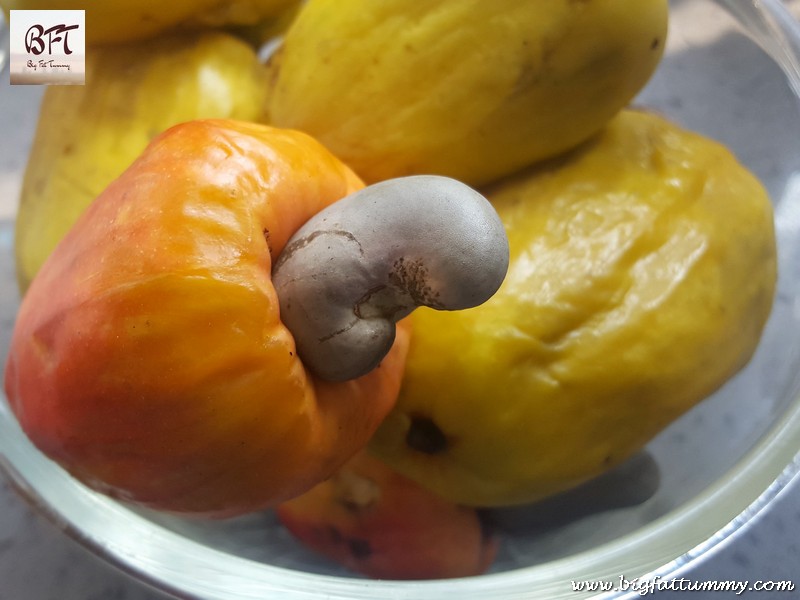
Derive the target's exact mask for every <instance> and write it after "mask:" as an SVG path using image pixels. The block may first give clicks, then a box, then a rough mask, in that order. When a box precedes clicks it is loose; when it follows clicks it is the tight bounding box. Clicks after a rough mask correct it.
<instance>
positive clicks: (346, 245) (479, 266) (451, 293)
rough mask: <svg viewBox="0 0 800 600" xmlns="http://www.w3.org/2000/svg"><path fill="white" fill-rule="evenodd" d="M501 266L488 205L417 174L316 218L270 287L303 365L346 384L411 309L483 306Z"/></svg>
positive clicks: (499, 231) (497, 227)
mask: <svg viewBox="0 0 800 600" xmlns="http://www.w3.org/2000/svg"><path fill="white" fill-rule="evenodd" d="M508 261H509V250H508V238H507V237H506V232H505V228H504V227H503V224H502V222H501V221H500V218H499V216H498V215H497V213H496V212H495V210H494V208H493V207H492V205H491V204H490V203H489V201H488V200H486V199H485V198H484V197H483V196H481V195H480V194H479V193H478V192H476V191H475V190H473V189H472V188H470V187H468V186H466V185H464V184H463V183H460V182H458V181H456V180H454V179H449V178H446V177H438V176H427V175H422V176H414V177H403V178H398V179H391V180H388V181H383V182H381V183H376V184H374V185H371V186H369V187H366V188H364V189H363V190H361V191H359V192H356V193H354V194H351V195H350V196H347V197H346V198H343V199H342V200H340V201H338V202H336V203H334V204H332V205H331V206H329V207H327V208H326V209H325V210H323V211H321V212H319V213H318V214H316V215H315V216H314V217H312V218H311V219H310V220H309V221H308V222H307V223H306V224H305V225H303V227H301V228H300V229H299V230H298V231H297V232H296V233H295V235H294V236H293V237H292V238H291V239H290V240H289V241H288V243H287V244H286V247H285V248H284V250H283V252H282V253H281V254H280V256H279V257H278V259H277V260H276V262H275V266H274V268H273V273H272V281H273V284H274V286H275V289H276V291H277V293H278V298H279V301H280V310H281V320H282V321H283V323H284V324H285V325H286V327H288V329H289V331H291V332H292V335H293V336H294V338H295V342H296V344H297V353H298V355H299V356H300V358H301V359H302V360H303V362H304V364H305V365H306V367H307V368H308V369H309V370H310V371H311V372H312V373H314V374H315V375H317V376H319V377H321V378H323V379H327V380H330V381H344V380H347V379H353V378H355V377H359V376H361V375H363V374H365V373H368V372H369V371H371V370H372V369H374V368H375V367H376V366H377V365H378V363H380V361H381V359H383V357H384V356H385V355H386V353H387V352H388V351H389V349H390V348H391V346H392V343H393V342H394V338H395V323H396V322H397V321H399V320H400V319H402V318H403V317H405V316H407V315H408V314H409V313H410V312H411V311H413V310H414V309H415V308H416V307H418V306H430V307H432V308H435V309H439V310H458V309H463V308H469V307H472V306H477V305H478V304H481V303H483V302H485V301H486V300H488V299H489V298H490V297H491V296H492V295H493V294H494V293H495V292H496V291H497V289H498V288H499V287H500V284H501V283H502V281H503V279H504V278H505V275H506V271H507V270H508Z"/></svg>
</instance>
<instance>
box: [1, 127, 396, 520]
mask: <svg viewBox="0 0 800 600" xmlns="http://www.w3.org/2000/svg"><path fill="white" fill-rule="evenodd" d="M362 186H363V184H362V182H361V181H360V180H359V179H358V178H357V177H356V176H355V175H354V174H353V173H352V171H350V170H349V169H348V168H347V167H346V166H345V165H343V164H342V163H341V162H340V161H338V160H337V159H336V158H335V157H334V156H333V155H331V154H330V153H329V152H328V151H327V150H326V149H324V148H323V147H322V146H321V145H320V144H319V143H318V142H316V141H315V140H313V139H312V138H310V137H308V136H307V135H305V134H302V133H299V132H293V131H283V130H279V129H275V128H271V127H267V126H263V125H257V124H251V123H244V122H240V121H231V120H200V121H190V122H188V123H184V124H181V125H177V126H175V127H173V128H170V129H168V130H167V131H166V132H164V133H163V134H161V135H159V136H158V137H157V138H156V139H155V140H154V141H153V142H152V143H151V144H150V145H149V146H148V147H147V149H146V150H145V151H144V153H143V154H142V155H141V156H140V157H139V158H138V159H137V160H136V161H134V163H133V164H132V165H131V166H130V167H129V168H128V169H127V170H125V171H124V172H123V173H122V175H120V177H119V178H117V179H116V180H114V181H113V182H112V183H111V184H110V185H109V186H108V187H107V188H106V189H105V190H104V191H103V192H102V193H101V195H100V196H99V197H98V198H97V199H96V200H95V201H93V202H92V203H91V205H90V206H89V208H88V209H87V210H86V211H84V213H83V214H82V215H81V216H80V217H79V219H78V221H77V222H76V224H75V225H74V226H73V228H72V229H70V231H69V232H68V233H67V235H66V236H65V237H64V238H63V240H62V241H61V242H60V243H59V244H58V246H57V247H56V249H55V250H54V252H53V253H52V254H51V255H50V257H49V258H48V259H47V260H46V261H45V263H44V265H43V266H42V269H41V270H40V271H39V273H38V274H37V276H36V277H35V278H34V280H33V282H32V284H31V286H30V288H29V289H28V293H27V294H26V295H25V296H24V298H23V301H22V304H21V307H20V310H19V313H18V316H17V321H16V324H15V328H14V332H13V335H12V340H11V345H10V350H9V358H8V362H7V364H6V371H5V391H6V396H7V397H8V400H9V405H10V406H11V408H12V410H13V411H14V413H15V414H16V416H17V418H18V420H19V422H20V424H21V426H22V429H23V430H24V431H25V433H26V434H27V435H28V437H29V438H30V439H31V440H32V441H33V443H34V444H35V445H36V446H37V447H38V448H39V449H40V450H41V451H42V452H44V453H45V454H46V455H48V456H49V457H50V458H52V459H53V460H55V461H56V462H58V463H59V464H61V465H62V466H63V467H64V468H65V469H66V470H67V471H69V472H70V473H71V474H72V475H74V476H75V477H76V478H77V479H78V480H80V481H81V482H83V483H84V484H86V485H88V486H90V487H92V488H94V489H96V490H98V491H101V492H103V493H106V494H108V495H110V496H112V497H115V498H119V499H121V500H125V501H130V502H135V503H138V504H141V505H144V506H147V507H151V508H154V509H160V510H163V511H168V512H174V513H180V514H187V515H197V516H205V517H228V516H233V515H237V514H242V513H245V512H250V511H254V510H259V509H262V508H265V507H268V506H273V505H275V504H277V503H278V502H280V501H282V500H286V499H288V498H290V497H293V496H296V495H297V494H299V493H302V492H304V491H306V490H307V489H309V488H310V487H312V486H313V485H315V484H316V483H318V482H319V481H321V480H323V479H324V478H326V477H328V476H329V475H331V474H332V473H333V472H335V471H336V469H337V468H338V467H340V466H341V465H342V464H343V463H344V462H345V461H346V460H347V459H349V458H350V457H351V456H352V455H353V454H355V453H356V452H357V451H358V450H360V449H361V448H362V447H363V446H364V445H365V444H366V442H367V440H368V439H369V437H370V436H371V434H372V432H373V431H374V429H375V428H376V427H377V425H378V423H379V422H380V421H381V420H382V419H383V417H384V416H385V414H386V413H387V412H388V410H389V409H390V408H391V406H392V404H393V402H394V400H395V398H396V396H397V390H398V387H399V382H400V377H401V373H402V369H403V362H404V356H405V351H406V348H407V344H408V335H407V331H406V330H405V329H404V328H403V327H399V328H398V331H397V336H396V338H395V341H394V344H393V346H392V348H391V349H390V351H389V353H388V355H387V356H386V357H385V358H384V359H383V361H381V363H380V365H379V366H378V367H377V368H375V369H374V370H372V371H371V372H370V373H368V374H367V375H365V376H363V377H360V378H358V379H353V380H348V381H345V382H340V383H333V382H328V381H324V380H320V379H318V378H316V377H315V376H313V375H311V374H309V373H308V372H307V370H306V369H305V367H304V365H303V363H302V361H301V360H300V359H299V358H298V356H297V353H296V348H295V343H294V339H293V337H292V335H291V333H290V332H289V330H287V328H286V327H285V326H284V324H283V323H282V321H281V319H280V314H279V308H278V298H277V296H276V293H275V289H274V287H273V285H272V282H271V266H272V264H273V262H274V261H275V260H276V257H277V256H278V255H279V254H280V253H281V250H282V249H283V247H284V246H285V245H286V242H287V240H288V239H289V238H290V237H291V235H292V234H293V233H294V232H295V231H296V230H297V229H298V228H299V227H300V226H301V225H302V224H303V223H304V222H305V221H307V220H308V219H309V217H311V216H312V215H314V214H316V213H317V212H319V211H320V210H322V209H323V208H325V207H326V206H329V205H331V204H332V203H334V202H336V201H337V200H339V199H341V198H343V197H345V196H347V195H348V194H350V193H351V192H354V191H356V190H358V189H360V188H361V187H362Z"/></svg>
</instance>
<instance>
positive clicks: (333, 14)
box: [269, 0, 668, 185]
mask: <svg viewBox="0 0 800 600" xmlns="http://www.w3.org/2000/svg"><path fill="white" fill-rule="evenodd" d="M667 20H668V8H667V1H666V0H604V1H603V2H585V1H583V2H577V1H575V0H540V1H538V2H530V1H528V0H497V1H496V2H484V1H482V0H464V1H460V2H446V1H444V0H433V1H429V2H419V1H418V0H382V1H381V2H375V1H374V0H310V1H309V2H307V3H306V4H305V6H304V7H303V8H302V9H301V10H300V12H299V14H298V16H297V18H296V20H295V21H294V23H293V25H292V27H291V28H290V29H289V31H288V32H287V35H286V38H285V41H284V42H285V43H284V46H283V48H282V50H281V51H280V52H279V53H278V54H277V55H275V56H274V57H273V59H272V60H271V61H270V65H269V66H270V69H271V70H272V78H273V90H272V92H271V94H270V104H269V107H270V111H269V112H270V119H271V121H272V122H273V123H275V124H277V125H280V126H283V127H291V128H296V129H301V130H304V131H306V132H308V133H311V134H312V135H314V136H315V137H316V138H318V139H319V140H320V141H322V142H323V143H324V144H325V145H327V146H328V148H330V149H331V150H332V151H333V152H334V153H335V154H337V155H338V156H339V157H340V158H342V159H343V160H344V161H345V162H346V163H347V164H349V165H350V166H351V167H352V168H354V169H355V170H356V172H358V173H359V174H360V175H361V176H362V178H364V179H365V180H367V181H368V182H374V181H377V180H382V179H387V178H389V177H396V176H401V175H409V174H415V173H438V174H442V175H449V176H452V177H455V178H457V179H460V180H462V181H464V182H466V183H469V184H472V185H480V184H484V183H486V182H488V181H491V180H494V179H496V178H498V177H500V176H503V175H506V174H509V173H511V172H513V171H515V170H517V169H519V168H522V167H525V166H527V165H529V164H530V163H531V162H533V161H536V160H539V159H543V158H546V157H550V156H553V155H555V154H557V153H560V152H563V151H565V150H567V149H569V148H572V147H574V146H575V145H577V144H578V143H579V142H581V141H583V140H585V139H587V138H588V137H589V136H590V135H591V134H593V133H596V132H597V131H598V130H599V129H600V128H601V127H602V126H603V125H604V124H605V123H606V122H607V121H608V119H610V118H611V117H612V116H613V115H614V114H616V113H617V112H618V111H619V110H620V109H621V108H622V107H623V106H624V105H626V104H627V103H628V101H629V100H630V99H631V98H632V97H633V96H634V95H635V94H636V93H637V92H638V91H639V89H640V88H641V87H642V86H643V85H644V84H645V82H646V81H647V80H648V79H649V77H650V75H651V74H652V72H653V71H654V69H655V67H656V66H657V64H658V62H659V59H660V58H661V55H662V50H663V47H664V42H665V36H666V32H667Z"/></svg>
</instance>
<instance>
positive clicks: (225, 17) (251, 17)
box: [2, 0, 297, 58]
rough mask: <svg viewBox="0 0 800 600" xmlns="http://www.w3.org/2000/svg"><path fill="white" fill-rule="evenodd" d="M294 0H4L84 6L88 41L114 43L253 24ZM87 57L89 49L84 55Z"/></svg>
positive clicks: (7, 3) (9, 6) (17, 6)
mask: <svg viewBox="0 0 800 600" xmlns="http://www.w3.org/2000/svg"><path fill="white" fill-rule="evenodd" d="M296 1H297V0H231V1H228V2H220V0H171V1H170V2H163V1H162V0H103V1H102V2H91V3H89V4H87V3H85V2H78V1H76V0H2V8H3V10H4V11H5V13H6V16H8V11H9V10H63V9H69V10H85V11H86V44H87V46H97V45H114V44H120V43H124V42H130V41H136V40H143V39H147V38H152V37H154V36H156V35H158V34H163V33H167V32H171V31H175V30H190V29H198V28H208V27H219V26H223V25H254V24H256V23H258V22H260V21H262V20H263V19H267V18H270V17H274V16H276V15H278V14H280V13H281V11H283V10H284V9H285V8H286V7H288V6H289V5H291V4H292V3H293V2H296ZM87 58H88V55H87Z"/></svg>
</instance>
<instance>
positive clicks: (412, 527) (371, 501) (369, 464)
mask: <svg viewBox="0 0 800 600" xmlns="http://www.w3.org/2000/svg"><path fill="white" fill-rule="evenodd" d="M276 513H277V515H278V518H279V520H280V521H281V523H283V525H284V526H285V527H286V528H287V529H288V530H289V531H290V532H291V533H292V535H294V536H295V537H296V538H297V539H298V540H300V542H301V543H303V544H304V545H305V546H307V547H309V548H311V549H312V550H314V551H316V552H319V553H320V554H323V555H324V556H327V557H328V558H330V559H332V560H334V561H336V562H338V563H339V564H341V565H343V566H345V567H346V568H348V569H350V570H352V571H355V572H358V573H362V574H364V575H368V576H370V577H375V578H379V579H443V578H450V577H468V576H472V575H480V574H481V573H483V572H484V571H486V570H487V569H488V568H489V567H490V566H491V564H492V561H493V560H494V558H495V556H496V554H497V549H498V540H497V538H496V537H495V536H494V534H493V533H492V532H491V531H489V530H488V529H487V528H486V527H485V526H484V525H483V524H482V523H481V520H480V519H479V517H478V514H477V511H476V510H475V509H472V508H468V507H465V506H459V505H457V504H454V503H452V502H449V501H447V500H444V499H443V498H441V497H439V496H436V495H435V494H432V493H431V492H430V491H428V490H426V489H425V488H423V487H421V486H420V485H418V484H416V483H415V482H413V481H412V480H410V479H408V478H407V477H403V476H402V475H399V474H397V473H396V472H394V471H392V470H391V469H389V468H388V467H387V466H386V465H385V464H384V463H382V462H381V461H379V460H377V459H376V458H374V457H372V456H370V455H369V454H368V453H367V452H363V451H362V452H359V453H358V454H357V455H356V456H355V457H354V458H353V459H351V460H350V461H349V462H347V463H346V464H345V465H344V467H342V469H340V470H339V471H338V472H337V473H336V474H335V475H334V476H333V477H331V478H330V479H329V480H327V481H324V482H322V483H320V484H318V485H317V486H315V487H314V488H312V489H311V490H310V491H308V492H306V493H305V494H303V495H302V496H299V497H297V498H294V499H292V500H289V501H288V502H285V503H283V504H281V505H279V506H278V507H277V508H276Z"/></svg>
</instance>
